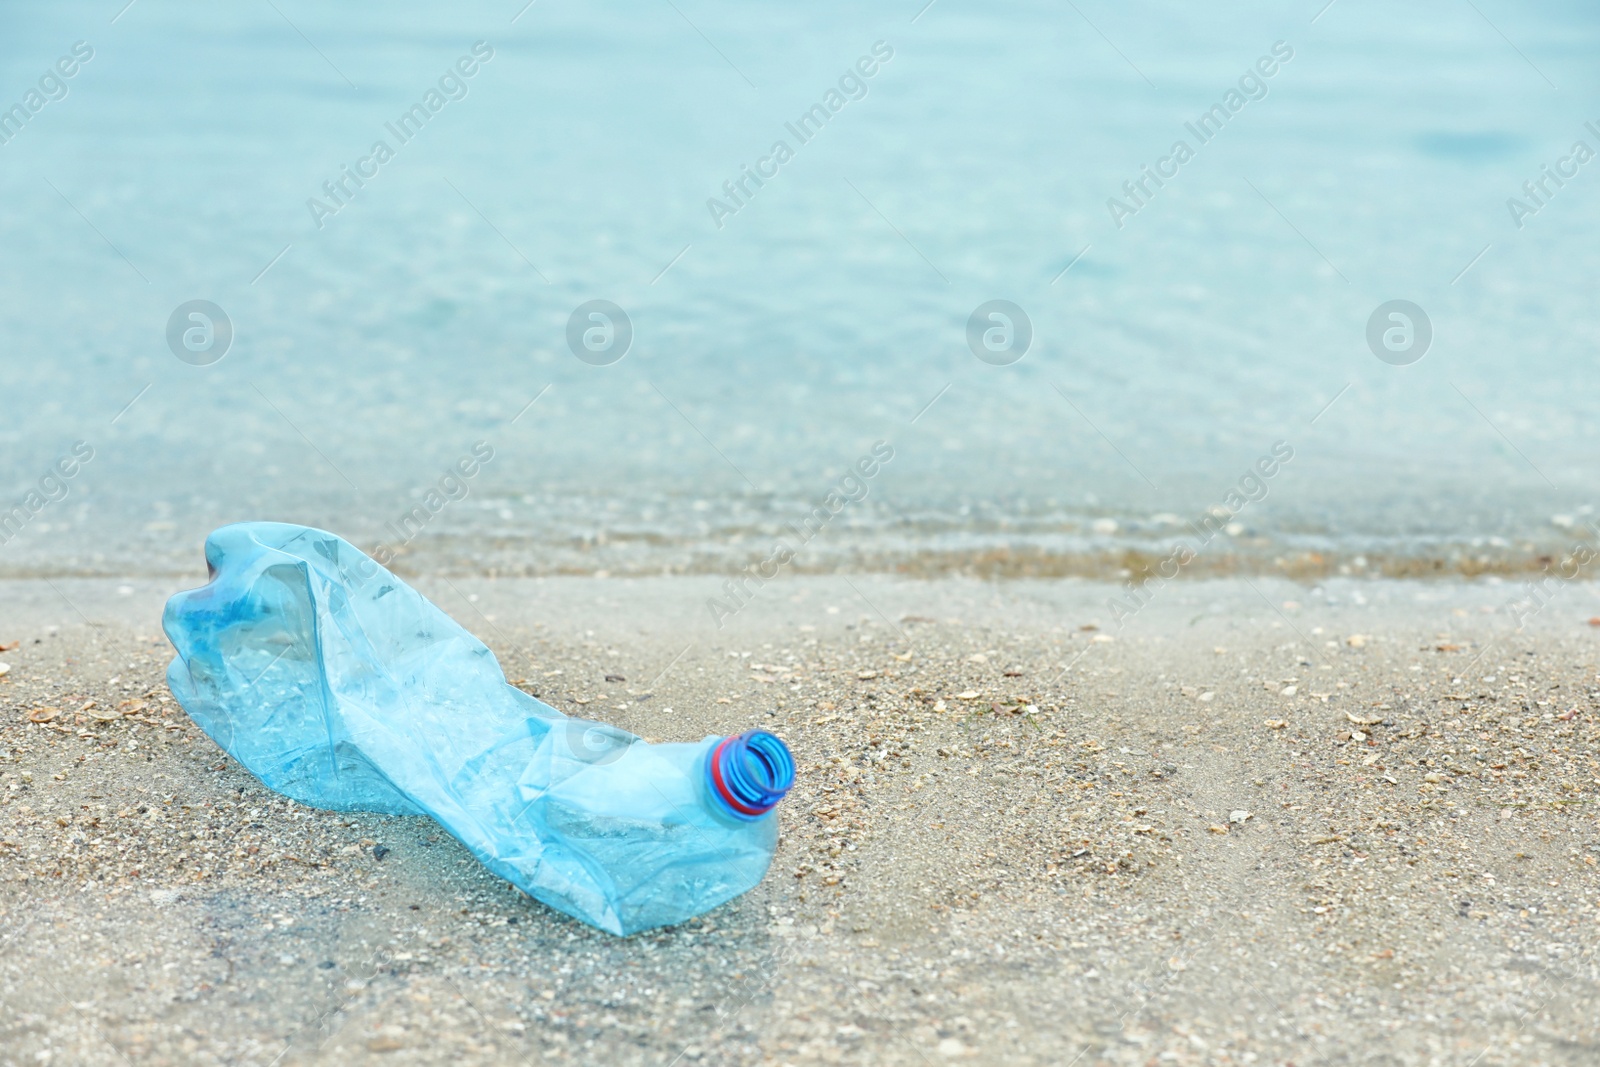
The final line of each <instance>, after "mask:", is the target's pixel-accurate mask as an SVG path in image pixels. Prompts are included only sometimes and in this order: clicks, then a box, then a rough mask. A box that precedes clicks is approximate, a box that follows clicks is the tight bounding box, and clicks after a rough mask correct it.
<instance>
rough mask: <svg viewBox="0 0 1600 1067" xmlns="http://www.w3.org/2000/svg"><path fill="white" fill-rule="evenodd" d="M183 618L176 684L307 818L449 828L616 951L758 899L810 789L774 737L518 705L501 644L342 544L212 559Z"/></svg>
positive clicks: (329, 539)
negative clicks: (633, 939) (670, 736)
mask: <svg viewBox="0 0 1600 1067" xmlns="http://www.w3.org/2000/svg"><path fill="white" fill-rule="evenodd" d="M206 562H207V563H208V564H209V566H210V569H211V581H210V582H209V583H208V584H206V585H204V586H202V587H201V588H199V589H193V590H189V591H187V592H183V593H178V594H177V595H175V596H173V597H172V599H171V600H169V601H168V602H167V608H166V613H165V616H164V618H163V620H162V624H163V626H164V627H165V629H166V632H167V636H168V638H170V639H171V641H172V644H173V647H174V648H176V649H177V652H178V656H177V658H176V659H174V660H173V661H172V664H171V666H170V667H169V668H168V670H167V683H168V685H169V686H170V687H171V689H172V692H173V694H174V695H175V696H176V697H177V699H178V702H179V703H180V704H182V705H183V707H184V710H186V711H187V712H188V713H189V715H190V717H192V718H193V719H194V721H195V722H196V723H198V724H199V725H200V727H201V729H203V730H205V732H206V733H207V734H209V735H210V736H211V737H212V739H213V740H215V741H216V742H217V744H219V745H221V746H222V747H223V748H224V749H225V750H226V751H227V752H228V754H229V755H231V756H233V757H234V758H235V759H237V760H238V761H239V762H240V763H241V764H243V765H244V767H245V768H246V769H247V770H249V771H250V772H251V773H252V774H254V775H255V776H256V777H257V778H259V779H261V781H262V782H263V783H265V784H266V785H267V786H268V787H269V788H271V789H274V790H277V791H278V792H280V793H283V794H285V795H287V796H289V797H292V798H293V799H295V800H297V801H299V802H300V803H302V804H307V805H310V806H312V807H317V808H328V809H333V810H336V811H373V812H383V813H387V814H393V815H417V814H425V815H429V816H431V817H433V818H434V819H435V820H437V821H438V822H439V823H440V825H442V826H443V827H444V828H445V829H446V830H448V831H449V832H450V833H451V834H452V835H454V836H455V837H456V838H457V839H458V840H460V841H461V843H462V844H464V845H466V846H467V848H468V849H470V850H471V851H472V853H473V855H475V856H476V857H477V858H478V859H479V860H481V861H482V862H483V864H484V865H485V866H486V867H488V868H489V869H490V870H492V871H493V872H494V873H495V874H497V875H499V876H500V877H502V878H504V879H506V880H507V881H509V882H511V883H513V884H514V885H516V886H518V887H519V888H521V889H522V890H523V891H525V892H527V893H528V894H529V895H531V896H533V897H535V898H537V899H538V900H541V901H543V902H544V903H546V904H548V905H550V906H551V907H553V908H555V909H557V910H559V911H562V912H565V913H566V914H568V915H571V916H573V917H574V918H577V919H581V920H583V921H584V922H586V923H590V924H591V925H593V926H597V927H599V928H600V929H602V930H608V931H610V932H611V933H614V934H631V933H635V932H637V931H640V930H647V929H650V928H652V927H656V926H666V925H670V924H672V923H677V922H682V921H683V920H685V919H688V918H691V917H693V916H695V915H699V914H701V913H703V912H706V911H708V910H710V909H711V908H714V907H716V906H717V905H719V904H722V903H723V902H725V901H727V900H730V899H732V898H733V897H736V896H738V895H739V894H741V893H743V892H745V891H746V890H748V889H750V888H751V887H753V886H754V885H756V883H758V882H759V881H760V880H761V878H762V876H763V875H765V873H766V870H767V867H768V866H769V865H770V864H771V862H772V854H773V850H774V848H775V847H776V845H777V837H778V825H777V816H776V815H775V814H774V812H773V808H774V807H775V805H776V804H777V803H778V801H779V800H780V799H782V797H783V795H784V793H785V792H787V791H788V789H789V787H790V786H791V785H792V784H793V781H794V770H795V768H794V761H793V759H792V758H791V756H790V754H789V750H788V749H787V748H786V747H785V746H784V743H783V742H782V741H781V740H780V739H779V738H777V737H776V736H774V735H772V734H770V733H766V732H764V731H759V730H757V731H751V732H749V733H745V734H741V735H738V736H736V737H726V738H724V737H708V738H706V739H705V740H703V741H701V742H699V743H697V744H655V745H652V744H647V743H646V742H644V741H643V740H641V739H640V738H638V737H636V736H634V735H633V734H630V733H627V732H625V731H623V730H619V729H617V728H615V727H613V726H608V725H605V724H603V723H595V722H585V721H583V720H580V719H573V718H569V717H567V716H565V715H563V714H562V713H561V712H559V711H557V710H556V709H554V708H552V707H550V706H549V705H547V704H544V703H542V702H541V701H539V700H536V699H534V698H533V697H531V696H529V695H528V694H527V693H524V692H523V691H522V690H520V689H517V688H516V687H514V686H511V685H508V684H507V683H506V680H505V675H504V674H502V673H501V671H500V665H499V664H498V663H497V662H496V661H495V658H494V655H493V653H491V652H490V651H489V649H488V648H487V647H485V646H484V644H483V643H482V642H481V641H479V640H478V639H477V638H475V637H473V636H472V635H471V634H469V633H468V632H467V631H465V630H463V629H462V628H461V627H460V626H458V625H456V623H455V622H453V621H452V620H451V619H450V618H449V617H448V616H447V615H445V614H444V613H443V612H442V611H440V610H439V609H438V608H436V607H435V606H434V605H433V604H432V603H430V602H429V601H428V600H427V598H425V597H423V596H422V595H421V594H420V593H418V592H416V591H415V590H414V589H411V588H410V587H409V586H407V585H406V584H405V583H404V582H402V581H400V579H398V578H396V577H395V576H394V575H392V574H390V573H389V572H388V571H387V570H385V569H384V568H383V567H381V566H379V565H378V563H376V562H375V561H374V560H372V559H371V558H370V557H368V556H367V555H365V554H364V553H362V552H361V551H360V550H358V549H356V548H355V547H354V546H352V545H351V544H349V543H348V542H346V541H344V540H342V539H340V538H339V537H337V536H335V535H333V534H330V533H325V532H323V531H321V530H314V529H311V528H309V527H305V526H291V525H287V524H284V523H273V522H252V523H240V524H237V525H233V526H225V527H223V528H222V529H219V530H217V531H215V532H214V533H212V535H211V536H210V537H208V538H207V539H206Z"/></svg>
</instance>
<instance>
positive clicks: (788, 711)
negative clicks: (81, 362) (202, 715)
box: [0, 575, 1600, 1065]
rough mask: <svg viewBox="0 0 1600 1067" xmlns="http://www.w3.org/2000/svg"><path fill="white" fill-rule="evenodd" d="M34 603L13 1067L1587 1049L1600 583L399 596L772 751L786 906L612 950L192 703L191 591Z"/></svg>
mask: <svg viewBox="0 0 1600 1067" xmlns="http://www.w3.org/2000/svg"><path fill="white" fill-rule="evenodd" d="M199 580H200V579H199V578H198V576H197V578H196V580H195V582H194V583H189V584H197V583H198V581H199ZM52 582H53V585H52V584H51V583H46V582H44V581H12V582H6V583H4V585H3V589H4V592H3V594H0V603H4V605H5V608H4V611H3V613H0V643H9V642H11V641H20V642H21V644H20V646H19V647H18V648H16V649H13V650H10V651H5V652H0V661H3V662H5V663H7V664H9V666H10V671H9V673H8V674H6V675H5V677H4V678H0V757H3V762H0V775H3V777H0V797H3V798H4V799H3V802H0V803H3V805H4V806H3V810H0V841H3V843H0V1061H3V1062H6V1063H19V1064H20V1063H27V1064H35V1063H58V1064H68V1063H71V1064H78V1063H87V1064H99V1063H108V1064H109V1063H118V1064H124V1063H130V1062H131V1063H135V1064H147V1063H149V1064H158V1063H172V1064H188V1063H229V1064H261V1065H265V1064H271V1063H278V1064H293V1063H322V1062H343V1063H348V1062H363V1063H364V1062H379V1063H393V1064H403V1063H445V1062H450V1063H480V1062H481V1063H526V1062H544V1061H555V1062H570V1063H603V1064H672V1063H677V1064H685V1063H695V1062H699V1063H708V1064H710V1063H716V1064H722V1063H734V1064H804V1063H817V1062H821V1063H873V1064H942V1063H978V1064H989V1063H994V1064H1067V1063H1074V1062H1075V1063H1081V1064H1089V1063H1115V1064H1152V1063H1154V1064H1166V1063H1177V1064H1188V1063H1193V1064H1204V1063H1241V1064H1242V1063H1255V1064H1287V1063H1293V1064H1299V1065H1309V1064H1317V1063H1328V1064H1344V1063H1362V1064H1419V1065H1420V1064H1470V1063H1476V1064H1481V1065H1490V1064H1518V1065H1523V1064H1591V1063H1594V1062H1596V1061H1597V1060H1600V961H1597V960H1596V956H1595V946H1596V944H1597V942H1600V822H1597V809H1596V806H1595V798H1596V796H1597V793H1600V757H1597V744H1596V742H1597V740H1600V673H1597V672H1600V628H1595V627H1591V626H1590V625H1589V624H1588V621H1587V620H1588V619H1589V617H1590V616H1593V615H1600V590H1596V589H1594V588H1592V587H1589V586H1574V587H1571V588H1569V589H1567V590H1565V591H1563V592H1562V593H1561V594H1560V595H1559V597H1558V599H1557V600H1556V601H1555V602H1554V603H1552V604H1551V605H1550V606H1549V607H1548V608H1546V609H1545V610H1544V611H1543V612H1542V613H1540V614H1539V615H1538V616H1537V617H1535V618H1533V619H1532V620H1530V621H1529V622H1528V623H1527V627H1526V629H1524V630H1523V631H1522V632H1520V633H1518V632H1515V631H1514V629H1513V624H1512V621H1511V619H1510V618H1509V617H1508V616H1507V615H1506V614H1505V613H1504V611H1503V610H1501V606H1502V605H1503V604H1504V603H1505V602H1506V601H1508V600H1509V599H1511V596H1510V589H1509V587H1508V586H1504V585H1500V586H1497V585H1495V584H1493V583H1492V582H1473V583H1459V582H1457V583H1409V582H1393V581H1347V580H1337V579H1336V580H1332V581H1329V582H1327V583H1326V584H1325V585H1322V586H1318V587H1315V588H1311V587H1307V586H1303V585H1295V584H1291V583H1288V582H1281V581H1272V580H1263V579H1256V580H1254V581H1253V584H1252V582H1247V581H1243V580H1225V581H1210V582H1199V581H1192V582H1184V583H1179V584H1177V585H1173V586H1170V587H1168V588H1167V589H1165V590H1163V591H1162V592H1161V593H1160V594H1159V595H1158V596H1157V597H1156V598H1155V599H1154V600H1153V601H1152V602H1151V603H1150V604H1149V605H1148V606H1147V607H1145V608H1144V609H1143V610H1142V611H1140V612H1139V613H1138V614H1137V615H1136V616H1134V617H1133V618H1131V619H1128V620H1126V625H1125V626H1124V627H1123V628H1121V629H1120V630H1119V629H1117V628H1116V627H1115V625H1114V622H1113V619H1112V616H1111V613H1110V611H1109V610H1108V608H1107V606H1106V603H1105V601H1106V599H1107V597H1108V596H1110V595H1112V594H1113V593H1114V592H1115V590H1114V589H1113V588H1111V587H1108V586H1104V585H1096V584H1092V583H1088V582H1081V581H1059V582H1053V581H1019V582H1001V583H982V582H976V581H962V580H958V579H943V580H938V581H926V582H919V581H906V580H894V579H888V578H882V577H874V576H869V575H860V576H851V577H849V578H848V580H847V579H846V578H844V577H840V576H834V577H821V576H802V577H796V578H784V579H780V580H778V581H776V582H773V583H772V584H770V585H769V586H767V587H766V588H765V589H764V590H762V592H761V593H760V594H759V595H758V596H757V598H756V600H755V601H754V602H753V603H751V604H750V605H749V606H748V607H745V608H744V609H743V610H741V611H740V612H739V613H738V614H737V615H735V616H733V617H732V618H729V619H727V620H726V621H725V625H724V626H723V628H722V629H720V630H719V629H717V628H715V627H714V626H713V624H712V616H711V613H710V612H709V611H708V610H707V608H706V604H705V601H706V598H707V597H709V596H715V595H718V588H719V585H720V582H718V581H717V580H715V579H710V578H697V577H679V578H661V579H627V580H619V579H585V578H570V579H569V578H551V579H543V580H536V579H500V580H491V579H485V578H476V577H473V578H468V577H461V578H451V579H448V580H446V579H443V578H437V577H436V578H430V579H421V580H418V581H417V582H416V583H415V584H416V585H417V586H418V588H420V589H421V590H422V591H423V592H425V593H426V594H428V595H429V596H430V597H432V598H433V599H434V600H435V601H436V602H437V603H439V604H440V605H441V606H442V607H443V608H444V609H445V610H447V611H449V612H450V613H451V614H452V615H454V616H455V617H456V618H457V619H458V620H460V621H461V622H462V623H463V625H465V626H467V627H468V628H470V629H471V630H473V631H474V632H475V633H477V634H478V635H479V636H480V637H482V638H483V639H484V640H485V642H486V643H487V644H489V646H490V647H491V648H493V649H494V651H495V653H496V654H497V655H498V656H499V657H500V660H501V663H502V664H503V665H504V667H505V669H506V672H507V675H508V677H510V678H512V679H518V680H520V681H521V684H523V685H524V686H526V687H527V688H528V689H530V691H537V692H538V693H539V694H540V695H541V696H542V697H543V698H544V699H546V700H547V701H549V702H550V703H552V704H554V705H556V706H557V707H559V708H561V709H563V710H565V711H569V712H571V713H574V714H580V715H583V716H585V717H590V718H598V719H606V720H609V721H612V722H615V723H617V724H619V725H621V726H623V727H625V728H628V729H631V730H633V731H635V732H637V733H640V734H642V735H644V736H646V737H648V738H651V739H670V740H683V739H691V738H698V737H701V736H704V735H705V734H708V733H727V732H733V731H736V730H740V729H746V728H750V727H752V726H758V725H759V726H765V727H767V728H769V729H773V730H775V731H777V732H779V733H780V734H782V735H783V736H784V737H785V738H786V739H787V740H788V742H789V744H790V745H791V746H792V747H793V749H794V751H795V753H796V756H797V759H798V761H799V765H800V772H801V773H800V780H799V784H798V785H797V788H796V790H795V792H794V794H793V795H792V796H791V797H790V799H788V800H787V801H785V803H784V805H783V807H782V808H781V811H782V819H783V824H782V825H783V837H782V842H781V844H780V848H779V853H778V856H777V859H776V861H775V862H774V864H773V867H772V870H771V872H770V873H769V875H768V877H767V879H766V880H765V881H764V882H763V883H762V884H761V885H760V886H759V887H758V888H757V889H756V890H754V891H752V892H751V893H749V894H747V895H746V896H744V897H743V898H741V899H739V900H737V901H734V902H732V903H730V904H728V905H726V906H724V907H722V908H720V909H718V910H716V911H715V912H713V913H711V914H709V915H707V916H705V917H704V918H703V919H702V920H699V921H694V922H690V923H687V924H684V925H682V926H680V927H675V928H671V929H666V930H660V931H655V932H652V933H648V934H644V935H640V936H636V937H633V938H628V939H618V938H613V937H610V936H609V935H606V934H602V933H599V932H597V931H594V930H591V929H588V928H587V927H584V926H582V925H581V924H579V923H576V922H574V921H572V920H570V919H567V918H566V917H564V916H561V915H558V914H556V913H553V912H551V911H549V910H548V909H546V908H544V907H543V906H541V905H539V904H538V903H536V902H534V901H531V900H529V899H528V898H526V897H523V896H522V895H520V894H519V893H517V892H516V891H515V890H513V889H511V888H510V887H509V886H507V885H506V884H504V883H502V882H500V881H498V880H497V879H495V878H493V877H491V876H489V875H487V874H486V873H485V872H484V871H483V870H482V869H481V868H480V867H479V865H478V864H477V863H476V862H474V861H472V860H471V859H470V857H468V856H467V854H466V852H465V851H464V850H463V849H461V848H460V847H459V846H458V845H457V844H456V843H455V842H454V841H453V840H452V839H450V838H449V837H448V836H446V835H444V834H442V833H441V832H440V831H439V830H438V829H437V827H435V826H434V825H433V824H432V823H430V822H429V821H427V820H425V819H413V818H381V817H372V816H355V817H352V816H350V815H341V814H333V813H322V812H317V811H312V810H309V809H305V808H302V807H299V806H298V805H295V804H293V803H291V802H289V801H286V800H284V799H282V798H279V797H276V796H275V795H273V794H271V793H269V792H267V791H266V790H264V789H263V788H262V787H261V786H260V785H259V784H258V783H257V782H256V781H255V780H254V779H253V778H251V777H250V776H249V775H248V774H246V773H245V772H243V771H242V770H241V769H240V768H239V767H238V766H237V765H236V764H235V763H234V762H233V761H232V760H230V759H227V758H225V757H224V756H223V755H222V754H221V753H220V751H219V750H218V749H217V748H216V747H215V746H214V745H212V744H211V742H210V741H209V740H207V739H206V738H205V737H204V735H202V734H200V733H199V731H198V730H197V729H195V728H194V727H193V726H192V725H190V724H189V723H188V720H187V718H186V717H185V716H184V715H183V714H182V712H181V710H180V709H178V708H177V707H176V705H175V704H174V703H173V702H171V699H170V697H169V696H168V695H167V694H166V691H165V685H164V683H163V680H162V679H163V672H164V669H165V667H166V664H167V662H168V660H169V659H170V649H169V648H168V646H167V645H166V642H165V640H164V639H163V638H162V637H161V635H160V631H159V626H158V620H159V613H160V607H161V604H162V602H163V600H164V598H165V596H166V594H167V593H169V592H171V591H172V589H173V588H176V587H177V586H178V585H179V584H182V583H172V582H171V581H170V580H167V579H163V580H161V582H156V581H154V580H150V579H144V580H133V581H129V582H126V583H119V582H116V581H106V580H81V581H80V580H67V579H52ZM1090 627H1095V628H1092V629H1091V628H1090ZM1107 638H1109V640H1107ZM1064 668H1070V669H1065V670H1064ZM608 674H610V675H620V676H623V677H624V678H625V679H626V681H623V682H607V681H605V676H606V675H608ZM91 702H92V703H91ZM50 708H54V709H58V710H57V711H56V712H54V713H53V714H52V713H50V712H48V711H41V710H40V709H50ZM30 715H31V716H32V717H34V718H41V719H44V720H45V721H42V722H31V721H30Z"/></svg>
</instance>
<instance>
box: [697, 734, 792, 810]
mask: <svg viewBox="0 0 1600 1067" xmlns="http://www.w3.org/2000/svg"><path fill="white" fill-rule="evenodd" d="M706 770H707V771H708V772H709V775H710V778H711V792H712V794H713V795H714V796H715V797H716V798H717V799H718V800H719V801H721V802H722V806H723V808H724V809H725V810H726V811H727V812H728V813H729V814H730V815H733V816H734V817H735V818H739V819H747V820H753V819H759V818H760V817H761V816H763V815H765V814H766V813H767V812H769V811H771V810H772V809H773V808H774V807H776V806H777V804H778V801H780V800H782V799H783V797H784V794H786V793H788V792H789V789H790V788H791V787H792V786H793V785H794V770H795V768H794V756H792V755H791V754H790V753H789V746H788V745H785V744H784V743H783V740H782V739H781V738H779V737H778V736H777V735H775V734H771V733H768V732H767V731H765V730H750V731H747V732H746V733H742V734H739V735H738V736H737V737H728V738H724V739H723V740H722V742H721V743H719V744H718V745H717V747H716V748H714V749H712V751H711V755H710V758H709V759H708V760H707V761H706Z"/></svg>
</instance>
